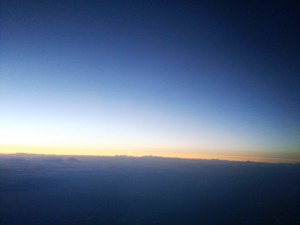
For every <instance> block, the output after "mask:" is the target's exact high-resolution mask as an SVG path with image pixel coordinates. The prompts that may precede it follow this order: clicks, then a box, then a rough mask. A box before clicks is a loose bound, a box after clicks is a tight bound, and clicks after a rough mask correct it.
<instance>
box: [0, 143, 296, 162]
mask: <svg viewBox="0 0 300 225" xmlns="http://www.w3.org/2000/svg"><path fill="white" fill-rule="evenodd" d="M16 153H25V154H42V155H73V156H76V155H77V156H116V155H127V156H132V157H142V156H157V157H167V158H183V159H207V160H210V159H217V160H229V161H252V162H269V163H296V162H299V157H296V158H292V157H286V158H283V157H274V156H267V155H265V156H262V155H257V156H255V155H250V154H248V155H247V154H235V155H230V154H228V155H225V154H220V153H217V154H210V153H193V152H188V151H184V152H183V151H168V152H166V151H164V150H156V151H155V150H147V149H143V150H141V149H131V150H127V149H126V150H123V151H122V150H118V149H106V150H105V149H101V150H99V149H81V148H58V147H42V146H39V147H37V146H34V147H32V146H6V145H4V146H3V145H0V154H16ZM0 157H1V156H0Z"/></svg>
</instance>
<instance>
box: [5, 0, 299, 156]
mask: <svg viewBox="0 0 300 225" xmlns="http://www.w3.org/2000/svg"><path fill="white" fill-rule="evenodd" d="M295 2H296V1H274V0H273V1H222V0H219V1H121V0H119V1H113V0H110V1H88V0H85V1H76V0H72V1H67V0H66V1H64V0H60V1H57V0H52V1H49V0H38V1H30V0H29V1H22V0H17V1H15V0H1V33H0V35H1V36H0V37H1V45H0V52H1V53H0V54H1V55H0V57H1V58H0V153H13V152H28V153H29V152H31V153H54V154H93V155H115V154H128V155H161V156H176V157H189V158H220V159H242V160H249V159H250V160H254V161H299V160H300V91H299V87H300V77H299V76H300V53H299V52H300V46H299V43H300V41H299V40H300V30H299V28H300V16H299V13H298V12H299V11H300V4H299V3H298V4H297V3H295Z"/></svg>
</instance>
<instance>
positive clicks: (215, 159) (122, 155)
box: [0, 152, 300, 164]
mask: <svg viewBox="0 0 300 225" xmlns="http://www.w3.org/2000/svg"><path fill="white" fill-rule="evenodd" d="M1 155H35V156H60V157H68V156H69V157H70V156H73V157H111V158H113V157H128V158H146V157H149V158H150V157H153V158H164V159H181V160H194V161H196V160H199V161H200V160H207V161H227V162H245V163H268V164H299V163H300V161H291V160H289V161H277V162H276V161H274V160H273V161H272V160H270V159H272V158H271V157H269V158H262V157H260V158H259V157H251V156H249V157H242V156H240V157H239V156H231V157H226V156H225V157H224V158H215V157H202V158H195V157H193V158H189V157H180V156H162V155H127V154H115V155H98V154H57V153H31V152H14V153H2V152H0V156H1ZM226 158H227V159H226ZM228 158H240V160H238V159H228ZM241 158H244V159H241ZM246 158H257V159H261V160H258V161H254V160H251V159H246ZM262 159H269V160H268V161H262Z"/></svg>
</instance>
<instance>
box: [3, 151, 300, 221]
mask: <svg viewBox="0 0 300 225" xmlns="http://www.w3.org/2000/svg"><path fill="white" fill-rule="evenodd" d="M299 177H300V165H299V164H266V163H250V162H228V161H217V160H183V159H166V158H156V157H143V158H132V157H76V158H75V157H71V158H70V157H58V156H39V155H36V156H34V155H0V224H1V225H38V224H39V225H60V224H65V225H68V224H72V225H73V224H74V225H76V224H78V225H79V224H80V225H81V224H84V225H89V224H90V225H92V224H99V225H101V224H103V225H104V224H106V225H118V224H120V225H129V224H130V225H134V224H145V225H147V224H164V225H165V224H178V225H179V224H180V225H184V224H197V225H198V224H203V225H206V224H212V225H219V224H228V225H235V224H238V225H241V224H243V225H246V224H249V225H250V224H251V225H253V224H256V225H259V224H289V225H292V224H295V225H298V224H300V214H298V213H299V207H300V188H299V187H300V178H299Z"/></svg>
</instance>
